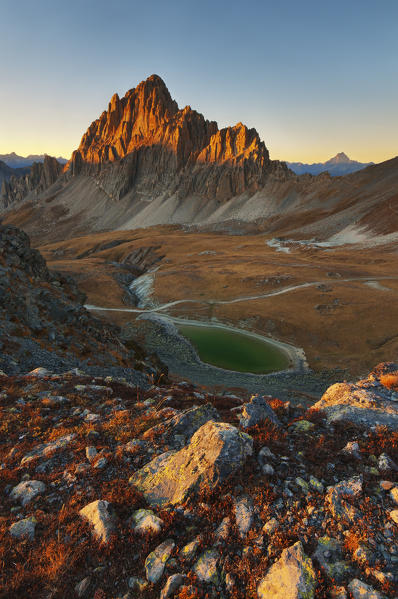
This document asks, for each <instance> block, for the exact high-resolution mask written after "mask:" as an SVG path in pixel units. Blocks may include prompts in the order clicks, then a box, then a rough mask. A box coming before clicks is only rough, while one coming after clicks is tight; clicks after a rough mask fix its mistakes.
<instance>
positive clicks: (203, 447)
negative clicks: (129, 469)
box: [130, 421, 253, 505]
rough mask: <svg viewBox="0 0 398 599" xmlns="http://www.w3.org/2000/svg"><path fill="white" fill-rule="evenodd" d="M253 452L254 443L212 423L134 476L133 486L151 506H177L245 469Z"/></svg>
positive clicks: (222, 425) (227, 426)
mask: <svg viewBox="0 0 398 599" xmlns="http://www.w3.org/2000/svg"><path fill="white" fill-rule="evenodd" d="M252 452H253V439H252V438H251V437H250V436H249V435H247V434H245V433H242V432H240V431H239V430H238V429H237V428H235V427H234V426H232V425H230V424H226V423H223V422H221V423H217V422H213V421H209V422H207V423H206V424H204V425H203V426H201V427H200V429H199V430H198V431H196V433H195V434H194V435H193V437H192V439H191V442H190V444H189V445H187V446H186V447H184V448H183V449H181V450H180V451H177V452H166V453H164V454H162V455H160V456H158V457H156V458H155V459H153V460H152V461H151V462H149V464H147V465H146V466H144V467H143V468H142V469H141V470H139V471H138V472H136V473H135V474H133V476H131V478H130V483H131V484H132V485H134V486H135V487H136V488H137V489H138V490H139V491H141V492H142V493H143V495H144V497H145V499H146V500H147V501H148V503H150V504H151V505H166V504H178V503H182V502H184V501H185V500H186V499H187V498H188V497H190V496H192V495H193V494H194V493H195V492H196V491H197V490H198V488H199V486H200V485H201V484H204V485H206V486H208V487H210V488H214V487H216V486H217V485H219V484H220V483H222V482H223V481H224V480H226V478H227V477H228V476H230V475H231V474H232V473H233V472H236V471H237V470H238V469H239V468H241V467H242V466H243V464H244V463H245V461H246V459H247V457H248V456H249V455H251V454H252Z"/></svg>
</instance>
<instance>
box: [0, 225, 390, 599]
mask: <svg viewBox="0 0 398 599" xmlns="http://www.w3.org/2000/svg"><path fill="white" fill-rule="evenodd" d="M0 250H1V254H0V257H1V265H0V277H1V278H0V285H1V293H2V294H1V298H2V304H1V308H2V312H1V313H0V326H1V331H2V338H1V341H2V346H1V354H0V357H1V360H2V364H3V365H4V366H3V367H4V368H5V369H6V370H7V373H8V375H7V374H6V373H4V372H1V373H0V498H1V501H0V563H1V570H0V595H1V597H7V598H10V599H11V598H12V599H17V598H24V599H25V598H32V599H33V598H34V599H38V598H40V599H41V598H43V599H50V598H52V599H57V598H66V597H82V598H84V597H86V598H87V599H111V598H120V599H121V598H124V599H128V598H134V597H140V598H147V599H155V598H160V599H166V598H168V597H173V596H174V597H177V598H179V599H198V598H203V599H205V598H210V597H213V598H218V597H224V598H228V597H231V598H233V599H244V598H245V599H246V598H253V599H255V598H257V599H264V598H268V597H277V598H281V599H282V597H283V598H285V597H292V598H300V599H315V598H326V597H333V598H341V599H344V598H345V597H350V598H353V599H382V598H383V597H385V596H387V597H390V598H394V597H395V596H396V595H397V592H398V576H397V571H398V567H397V565H398V543H397V538H398V537H397V532H398V432H397V423H396V414H397V411H396V405H397V403H396V402H397V397H398V365H397V364H393V363H389V364H382V365H379V366H378V367H377V368H375V370H374V371H373V372H372V373H371V374H370V375H369V377H368V378H367V379H366V380H363V381H359V382H358V383H356V384H355V385H348V384H346V383H342V384H340V385H334V386H332V387H331V388H329V389H328V390H327V392H326V393H325V394H324V396H323V398H322V399H321V401H320V402H318V403H317V404H315V405H314V406H313V407H312V409H310V410H305V409H304V408H302V407H301V406H296V407H294V406H292V405H290V404H289V403H288V402H284V401H281V400H279V399H278V398H274V397H271V396H269V395H267V388H266V387H265V388H264V394H262V395H257V396H254V397H251V398H250V399H248V398H245V397H243V396H241V397H238V396H236V395H230V394H225V393H224V394H222V395H212V394H209V393H207V392H206V391H205V390H204V389H202V388H195V387H194V386H193V385H191V384H189V383H187V382H169V381H167V380H166V378H165V377H164V375H163V374H162V373H160V372H156V371H155V370H154V369H152V370H151V365H150V364H149V363H146V364H142V366H143V367H144V369H145V372H146V374H147V375H151V376H149V377H148V376H147V378H146V384H145V381H144V380H143V377H142V375H141V377H140V376H139V373H137V372H136V371H134V370H132V368H131V365H132V364H134V365H137V364H136V362H134V359H135V357H134V356H132V355H131V354H129V353H128V350H127V349H126V348H125V347H124V346H122V345H121V344H120V342H118V337H117V329H111V328H109V327H106V326H104V325H103V324H102V323H101V322H99V321H96V320H95V319H92V318H91V317H90V316H89V315H88V314H87V313H86V311H85V310H84V309H83V308H82V307H81V305H80V304H79V302H78V298H79V292H78V290H77V289H76V287H75V286H74V284H73V282H72V281H70V280H67V279H65V278H62V277H61V278H59V277H57V275H55V274H53V273H50V272H49V271H48V269H47V267H46V265H45V262H44V260H43V259H42V258H41V256H40V254H39V253H38V252H37V251H35V250H31V249H30V247H29V240H28V238H27V237H26V235H24V234H23V233H22V232H20V231H18V230H17V229H15V228H11V227H2V228H1V229H0ZM24 340H25V341H24ZM29 352H30V353H31V355H29ZM115 352H117V353H115ZM73 357H74V360H75V361H73ZM40 360H41V362H40ZM124 360H126V366H125V367H124V368H122V367H121V364H123V361H124ZM71 362H72V363H73V364H74V365H78V366H79V368H73V369H70V366H71ZM32 363H33V364H34V365H36V366H40V367H39V368H36V369H35V370H33V371H32V372H27V370H28V366H29V364H32ZM55 371H56V372H55ZM26 372H27V373H26ZM25 373H26V374H25ZM121 375H123V378H121ZM124 377H128V378H129V380H126V378H124ZM347 406H348V407H349V408H350V409H349V410H347ZM384 414H387V415H388V417H387V418H384Z"/></svg>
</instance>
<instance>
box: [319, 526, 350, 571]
mask: <svg viewBox="0 0 398 599" xmlns="http://www.w3.org/2000/svg"><path fill="white" fill-rule="evenodd" d="M312 557H313V558H315V559H316V560H317V561H318V562H319V564H320V565H321V566H322V568H323V570H324V571H325V573H326V574H327V576H328V577H329V578H330V579H331V580H333V581H335V582H337V583H342V582H344V580H345V578H346V576H347V574H349V572H350V571H351V567H350V565H349V564H348V562H346V561H345V560H344V559H343V552H342V547H341V545H340V543H339V542H338V541H337V540H336V539H333V538H331V537H327V536H325V537H321V538H320V539H318V545H317V547H316V550H315V553H314V554H313V556H312Z"/></svg>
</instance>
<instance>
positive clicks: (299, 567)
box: [257, 541, 317, 599]
mask: <svg viewBox="0 0 398 599" xmlns="http://www.w3.org/2000/svg"><path fill="white" fill-rule="evenodd" d="M316 584H317V575H316V572H315V569H314V566H313V564H312V561H311V559H310V558H309V557H308V556H307V555H306V554H305V553H304V549H303V546H302V544H301V542H300V541H298V542H297V543H295V544H294V545H292V546H291V547H288V548H287V549H284V550H283V551H282V555H281V557H280V558H279V560H278V561H277V562H275V563H274V564H273V565H272V566H271V568H270V569H269V570H268V572H267V575H266V576H265V578H263V579H262V580H261V582H260V583H259V585H258V587H257V596H258V597H259V599H270V597H272V599H312V598H313V597H314V593H315V587H316Z"/></svg>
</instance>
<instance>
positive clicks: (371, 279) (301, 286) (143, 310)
mask: <svg viewBox="0 0 398 599" xmlns="http://www.w3.org/2000/svg"><path fill="white" fill-rule="evenodd" d="M380 280H382V281H387V280H390V281H397V280H398V277H380ZM356 281H358V282H363V283H376V284H379V281H378V280H377V279H376V278H375V277H353V278H350V279H333V281H331V279H324V280H323V281H311V282H309V283H300V284H299V285H291V286H290V287H284V288H283V289H276V290H275V291H269V292H268V293H263V294H260V295H248V296H244V297H236V298H234V299H229V300H216V299H209V300H201V299H197V300H196V299H195V300H194V299H182V300H175V301H172V302H167V303H166V304H161V305H160V306H154V307H153V308H104V307H102V306H94V305H92V304H86V305H85V308H87V310H99V311H105V312H134V313H139V314H145V313H153V312H155V313H156V312H162V311H163V310H167V309H168V308H171V307H173V306H178V305H180V304H207V305H225V304H237V303H239V302H250V301H254V300H259V299H266V298H268V297H276V296H278V295H283V294H285V293H290V292H291V291H296V290H297V289H305V288H307V287H316V286H318V285H326V284H331V283H332V282H334V283H353V282H356ZM379 289H380V287H379ZM380 290H381V289H380ZM388 291H392V292H394V290H393V289H388Z"/></svg>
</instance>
